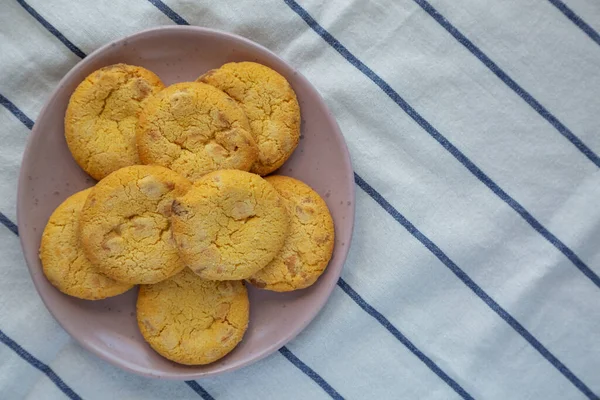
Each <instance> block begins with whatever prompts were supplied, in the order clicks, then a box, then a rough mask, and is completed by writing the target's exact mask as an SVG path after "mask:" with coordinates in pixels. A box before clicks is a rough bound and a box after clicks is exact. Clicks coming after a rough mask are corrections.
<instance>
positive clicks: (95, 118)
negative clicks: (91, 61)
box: [65, 64, 164, 180]
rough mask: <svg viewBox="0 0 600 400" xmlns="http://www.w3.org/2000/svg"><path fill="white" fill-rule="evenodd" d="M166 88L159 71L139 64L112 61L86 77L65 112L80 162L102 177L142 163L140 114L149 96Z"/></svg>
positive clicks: (67, 130) (72, 146)
mask: <svg viewBox="0 0 600 400" xmlns="http://www.w3.org/2000/svg"><path fill="white" fill-rule="evenodd" d="M162 88H164V85H163V83H162V82H161V81H160V79H159V78H158V76H156V75H155V74H154V73H153V72H151V71H148V70H147V69H145V68H142V67H136V66H133V65H126V64H115V65H111V66H108V67H104V68H101V69H99V70H97V71H95V72H93V73H92V74H90V75H89V76H88V77H86V78H85V79H84V81H83V82H81V83H80V84H79V86H77V89H75V91H74V92H73V94H72V95H71V99H70V101H69V106H68V107H67V113H66V115H65V138H66V139H67V145H68V146H69V150H71V154H72V155H73V158H74V159H75V161H76V162H77V164H79V166H81V168H83V169H84V170H85V172H87V173H88V174H89V175H91V176H92V177H93V178H94V179H97V180H100V179H102V178H104V177H105V176H107V175H108V174H110V173H111V172H113V171H116V170H118V169H119V168H122V167H126V166H128V165H135V164H140V159H139V157H138V154H137V149H136V143H135V126H136V124H137V120H138V115H139V113H140V111H141V109H142V106H143V104H144V103H145V101H146V99H147V98H148V97H151V95H152V94H153V93H156V92H158V91H159V90H161V89H162Z"/></svg>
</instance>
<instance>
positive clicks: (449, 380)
mask: <svg viewBox="0 0 600 400" xmlns="http://www.w3.org/2000/svg"><path fill="white" fill-rule="evenodd" d="M357 177H358V175H357ZM362 182H364V181H362ZM369 187H370V186H369ZM338 286H339V287H340V288H341V289H342V290H343V291H344V292H345V293H346V294H347V295H348V296H350V298H351V299H352V300H354V301H355V302H356V304H358V305H359V306H360V308H362V309H363V310H364V311H366V312H367V314H369V315H370V316H372V317H373V318H375V319H376V320H377V321H378V322H379V323H380V324H381V325H383V327H384V328H385V329H387V330H388V331H389V332H390V333H391V334H392V335H394V337H395V338H396V339H398V340H399V341H400V342H401V343H402V344H403V345H404V346H406V348H408V349H409V350H410V351H411V352H412V353H413V354H414V355H415V356H417V357H418V358H419V360H421V361H422V362H423V363H424V364H425V365H427V367H429V369H430V370H431V371H433V372H434V373H435V374H436V375H437V376H438V377H439V378H440V379H442V380H443V381H444V382H446V383H447V384H448V386H450V387H451V388H452V389H453V390H454V391H455V392H456V393H458V395H460V396H461V397H462V398H463V399H473V397H472V396H471V395H470V394H469V393H467V391H466V390H465V389H463V388H462V386H460V385H459V384H458V383H457V382H456V381H455V380H454V379H452V378H450V377H449V376H448V375H447V374H446V373H445V372H444V371H442V369H441V368H440V367H438V366H437V364H436V363H435V362H433V360H431V359H430V358H429V357H427V356H426V355H425V354H424V353H423V352H422V351H421V350H419V349H418V348H417V346H415V345H414V344H413V343H412V342H411V341H410V340H408V338H407V337H406V336H404V335H403V334H402V333H401V332H400V331H399V330H398V329H397V328H396V327H395V326H394V325H393V324H392V323H391V322H390V321H389V320H388V319H387V318H386V317H384V316H383V314H381V313H380V312H379V311H377V310H376V309H375V308H373V306H371V305H370V304H369V303H367V302H366V301H365V300H364V299H363V298H362V297H361V296H360V295H359V294H358V293H356V291H355V290H354V289H352V288H351V287H350V285H348V284H347V283H346V281H345V280H343V279H342V278H340V279H339V280H338Z"/></svg>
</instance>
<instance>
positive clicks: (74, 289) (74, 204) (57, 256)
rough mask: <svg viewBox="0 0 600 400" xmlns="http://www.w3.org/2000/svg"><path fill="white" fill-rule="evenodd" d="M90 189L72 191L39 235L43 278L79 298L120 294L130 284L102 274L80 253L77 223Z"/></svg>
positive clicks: (88, 298)
mask: <svg viewBox="0 0 600 400" xmlns="http://www.w3.org/2000/svg"><path fill="white" fill-rule="evenodd" d="M91 190H92V189H86V190H83V191H81V192H78V193H75V194H74V195H72V196H71V197H69V198H67V199H66V200H65V201H64V202H63V203H62V204H61V205H59V206H58V207H57V208H56V210H54V212H53V213H52V215H51V216H50V219H49V220H48V224H47V225H46V228H45V229H44V233H43V234H42V243H41V245H40V260H41V261H42V268H43V271H44V274H45V275H46V278H48V280H49V281H50V283H51V284H52V285H54V286H55V287H56V288H57V289H58V290H60V291H61V292H63V293H65V294H68V295H69V296H74V297H78V298H80V299H85V300H100V299H105V298H107V297H112V296H117V295H119V294H121V293H124V292H126V291H128V290H129V289H131V288H132V285H130V284H127V283H120V282H116V281H114V280H112V279H110V278H108V277H106V276H104V275H102V274H101V273H100V272H99V271H98V269H97V268H96V267H95V266H94V265H93V264H92V263H91V262H90V261H89V260H88V259H87V257H86V256H85V255H84V254H83V250H82V248H81V246H80V243H79V238H78V236H77V226H78V224H79V217H80V214H81V208H82V207H83V204H84V203H85V200H86V199H87V197H88V195H89V193H90V192H91Z"/></svg>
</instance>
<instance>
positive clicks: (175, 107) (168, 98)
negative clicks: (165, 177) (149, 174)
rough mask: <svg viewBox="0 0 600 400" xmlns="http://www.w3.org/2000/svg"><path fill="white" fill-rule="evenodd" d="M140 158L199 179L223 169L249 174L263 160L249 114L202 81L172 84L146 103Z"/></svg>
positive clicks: (140, 129)
mask: <svg viewBox="0 0 600 400" xmlns="http://www.w3.org/2000/svg"><path fill="white" fill-rule="evenodd" d="M136 132H137V133H136V137H137V146H138V152H139V155H140V159H141V161H142V162H143V163H144V164H156V165H162V166H163V167H167V168H170V169H172V170H173V171H175V172H178V173H180V174H181V175H183V176H185V177H186V178H188V179H190V180H192V181H196V180H198V179H200V178H201V177H202V176H203V175H206V174H207V173H209V172H212V171H216V170H219V169H240V170H244V171H248V170H249V169H250V168H251V167H252V165H253V164H254V162H255V161H256V159H257V157H258V147H257V146H256V143H255V142H254V139H253V138H252V135H251V134H250V125H249V124H248V119H247V118H246V114H244V111H243V110H242V109H241V108H240V107H239V106H238V105H237V104H236V102H235V101H233V99H232V98H231V97H229V96H227V95H226V94H225V93H224V92H222V91H220V90H219V89H216V88H215V87H213V86H210V85H206V84H204V83H198V82H183V83H176V84H174V85H171V86H169V87H168V88H166V89H165V90H163V91H161V92H160V93H158V94H157V95H156V96H154V97H153V98H151V99H149V100H148V101H147V102H146V105H145V107H144V109H143V110H142V113H141V114H140V119H139V122H138V126H137V131H136Z"/></svg>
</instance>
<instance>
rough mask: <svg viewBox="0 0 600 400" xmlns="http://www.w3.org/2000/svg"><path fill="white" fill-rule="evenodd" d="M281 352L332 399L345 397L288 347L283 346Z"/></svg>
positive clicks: (338, 399)
mask: <svg viewBox="0 0 600 400" xmlns="http://www.w3.org/2000/svg"><path fill="white" fill-rule="evenodd" d="M279 352H280V353H281V354H282V355H283V356H284V357H285V358H287V359H288V360H289V362H291V363H292V364H294V365H295V366H296V367H298V369H299V370H300V371H302V372H304V373H305V374H306V375H307V376H308V377H309V378H310V379H312V380H313V381H315V383H316V384H317V385H319V386H320V387H321V388H322V389H323V390H324V391H325V392H327V394H328V395H329V396H331V398H332V399H336V400H340V399H343V397H342V396H341V395H340V394H339V393H338V392H337V391H336V390H335V389H334V388H333V387H331V385H330V384H329V383H327V381H326V380H325V379H323V378H322V377H321V375H319V374H317V373H316V372H315V371H314V370H313V369H312V368H311V367H309V366H308V365H306V364H305V363H304V362H302V360H300V359H299V358H298V357H296V356H295V355H294V354H293V353H292V352H291V351H290V350H289V349H288V348H287V347H285V346H283V347H282V348H280V349H279Z"/></svg>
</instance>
